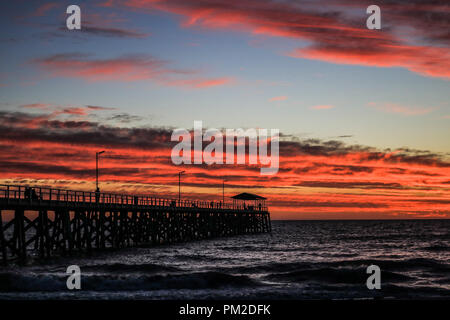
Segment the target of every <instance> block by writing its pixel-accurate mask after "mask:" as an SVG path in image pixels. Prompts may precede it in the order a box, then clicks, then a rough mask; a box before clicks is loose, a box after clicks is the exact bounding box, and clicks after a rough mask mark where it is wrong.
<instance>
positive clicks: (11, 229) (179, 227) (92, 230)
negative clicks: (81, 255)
mask: <svg viewBox="0 0 450 320" xmlns="http://www.w3.org/2000/svg"><path fill="white" fill-rule="evenodd" d="M8 217H9V218H8ZM270 231H271V222H270V213H269V211H268V210H267V207H266V206H265V204H263V205H259V206H245V205H238V204H236V203H233V204H224V203H221V202H214V201H192V200H178V199H162V198H153V197H147V196H134V195H125V194H112V193H99V192H85V191H74V190H61V189H51V188H41V187H32V188H30V187H27V186H16V185H0V248H1V252H0V255H1V261H2V263H3V264H7V263H8V262H9V261H11V260H15V261H17V262H19V263H24V262H25V261H26V260H27V257H29V256H30V255H32V256H36V257H40V258H46V257H50V256H53V255H58V254H62V255H70V254H71V253H74V252H82V251H87V252H89V251H91V250H96V249H105V248H123V247H133V246H150V245H157V244H165V243H175V242H185V241H191V240H201V239H207V238H213V237H224V236H233V235H240V234H255V233H263V232H270Z"/></svg>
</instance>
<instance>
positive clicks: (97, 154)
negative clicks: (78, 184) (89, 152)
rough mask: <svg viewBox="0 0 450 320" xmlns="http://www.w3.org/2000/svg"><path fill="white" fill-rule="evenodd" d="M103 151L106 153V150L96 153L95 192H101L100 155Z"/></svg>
mask: <svg viewBox="0 0 450 320" xmlns="http://www.w3.org/2000/svg"><path fill="white" fill-rule="evenodd" d="M102 153H105V151H104V150H103V151H100V152H96V153H95V192H100V189H99V188H98V156H99V155H101V154H102Z"/></svg>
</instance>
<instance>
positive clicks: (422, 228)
mask: <svg viewBox="0 0 450 320" xmlns="http://www.w3.org/2000/svg"><path fill="white" fill-rule="evenodd" d="M272 226H273V232H272V234H271V235H269V234H262V235H246V236H236V237H230V238H219V239H212V240H204V241H198V242H190V243H180V244H174V245H166V246H159V247H152V248H133V249H122V250H118V251H114V252H103V253H96V254H93V255H91V256H90V257H87V256H79V257H73V258H56V259H53V260H51V261H50V262H46V263H37V262H35V263H33V264H32V265H29V266H26V267H17V266H15V267H14V266H9V267H0V299H17V298H20V299H23V298H26V299H48V298H51V299H372V298H385V299H430V298H433V299H435V298H439V299H450V220H434V221H430V220H428V221H406V220H405V221H273V223H272ZM371 264H375V265H378V266H379V267H380V268H381V289H380V290H369V289H367V287H366V279H367V277H368V276H369V275H368V274H366V268H367V267H368V266H369V265H371ZM69 265H78V266H79V267H80V268H81V272H82V278H81V286H82V288H81V290H79V291H69V290H67V288H66V279H67V275H66V274H65V271H66V268H67V266H69Z"/></svg>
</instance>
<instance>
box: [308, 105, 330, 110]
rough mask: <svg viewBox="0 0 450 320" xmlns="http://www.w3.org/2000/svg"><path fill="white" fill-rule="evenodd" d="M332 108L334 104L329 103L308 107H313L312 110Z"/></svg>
mask: <svg viewBox="0 0 450 320" xmlns="http://www.w3.org/2000/svg"><path fill="white" fill-rule="evenodd" d="M333 108H334V106H332V105H330V104H320V105H317V106H312V107H310V109H313V110H325V109H333Z"/></svg>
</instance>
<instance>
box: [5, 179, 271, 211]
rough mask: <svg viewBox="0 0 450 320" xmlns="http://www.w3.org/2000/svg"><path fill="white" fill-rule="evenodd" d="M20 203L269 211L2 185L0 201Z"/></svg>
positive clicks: (259, 207)
mask: <svg viewBox="0 0 450 320" xmlns="http://www.w3.org/2000/svg"><path fill="white" fill-rule="evenodd" d="M1 199H3V200H6V201H15V202H18V203H26V202H30V203H36V202H38V203H39V202H40V203H43V204H44V203H50V202H51V203H54V202H57V203H64V202H66V203H70V205H77V204H80V205H86V204H92V205H101V204H104V205H137V206H154V207H178V208H205V209H233V210H251V211H267V206H265V205H263V204H261V205H259V204H258V205H256V206H255V205H245V204H237V203H222V201H205V200H179V199H171V198H160V197H151V196H146V195H129V194H118V193H107V192H90V191H76V190H67V189H56V188H47V187H32V186H25V185H0V200H1Z"/></svg>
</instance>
